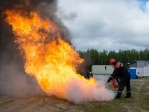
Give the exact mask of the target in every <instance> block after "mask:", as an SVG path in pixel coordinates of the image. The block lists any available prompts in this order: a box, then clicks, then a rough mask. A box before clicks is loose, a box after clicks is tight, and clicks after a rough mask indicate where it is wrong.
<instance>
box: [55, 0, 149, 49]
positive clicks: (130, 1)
mask: <svg viewBox="0 0 149 112" xmlns="http://www.w3.org/2000/svg"><path fill="white" fill-rule="evenodd" d="M57 15H58V17H59V18H60V19H61V21H62V22H63V24H64V25H65V26H66V27H67V28H68V30H69V32H70V35H71V37H72V44H73V46H74V47H75V49H76V50H81V51H86V50H87V49H97V50H98V51H102V50H107V51H111V50H114V51H118V50H119V49H122V50H128V49H136V50H144V49H146V48H149V0H58V11H57Z"/></svg>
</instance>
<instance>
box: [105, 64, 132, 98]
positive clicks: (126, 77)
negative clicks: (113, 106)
mask: <svg viewBox="0 0 149 112" xmlns="http://www.w3.org/2000/svg"><path fill="white" fill-rule="evenodd" d="M113 67H114V71H113V73H112V75H111V77H110V78H109V79H108V81H107V82H110V80H112V79H113V78H119V87H118V91H117V95H116V98H120V97H121V94H122V91H123V89H124V87H125V86H126V89H127V93H126V98H130V97H131V87H130V73H129V72H128V69H127V68H126V67H125V66H123V64H122V63H120V62H116V63H115V65H113Z"/></svg>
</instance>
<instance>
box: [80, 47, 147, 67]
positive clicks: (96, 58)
mask: <svg viewBox="0 0 149 112" xmlns="http://www.w3.org/2000/svg"><path fill="white" fill-rule="evenodd" d="M78 53H79V54H80V57H81V58H83V59H84V60H85V61H88V62H86V67H88V68H89V67H90V66H91V65H108V64H109V60H110V59H111V58H115V59H117V60H119V61H121V62H122V63H123V64H124V65H125V66H127V67H128V63H131V62H134V61H135V60H149V49H145V50H139V51H138V50H135V49H131V50H119V51H118V52H116V51H109V52H108V51H107V50H103V51H98V50H96V49H88V50H87V51H78Z"/></svg>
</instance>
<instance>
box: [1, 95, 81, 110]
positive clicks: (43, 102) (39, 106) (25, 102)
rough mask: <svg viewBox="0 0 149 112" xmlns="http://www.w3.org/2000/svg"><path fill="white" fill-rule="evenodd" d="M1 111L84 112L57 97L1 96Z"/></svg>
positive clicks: (79, 107)
mask: <svg viewBox="0 0 149 112" xmlns="http://www.w3.org/2000/svg"><path fill="white" fill-rule="evenodd" d="M0 112H84V111H83V109H82V107H81V105H76V104H73V103H71V102H68V101H66V100H61V99H58V98H56V97H53V96H51V97H48V96H44V97H43V96H38V97H28V98H13V97H4V96H1V97H0Z"/></svg>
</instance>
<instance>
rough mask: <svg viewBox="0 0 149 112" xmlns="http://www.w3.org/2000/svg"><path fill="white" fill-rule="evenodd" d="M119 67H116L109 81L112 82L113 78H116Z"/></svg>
mask: <svg viewBox="0 0 149 112" xmlns="http://www.w3.org/2000/svg"><path fill="white" fill-rule="evenodd" d="M117 72H118V68H115V69H114V71H113V73H112V75H111V76H110V77H109V79H108V80H107V83H108V82H110V81H111V80H112V79H114V78H115V77H116V76H117Z"/></svg>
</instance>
